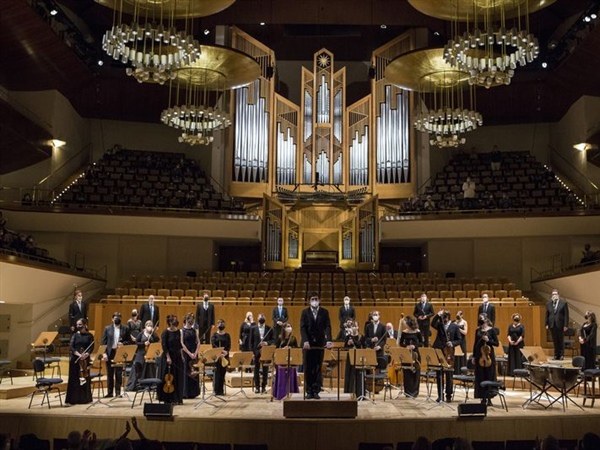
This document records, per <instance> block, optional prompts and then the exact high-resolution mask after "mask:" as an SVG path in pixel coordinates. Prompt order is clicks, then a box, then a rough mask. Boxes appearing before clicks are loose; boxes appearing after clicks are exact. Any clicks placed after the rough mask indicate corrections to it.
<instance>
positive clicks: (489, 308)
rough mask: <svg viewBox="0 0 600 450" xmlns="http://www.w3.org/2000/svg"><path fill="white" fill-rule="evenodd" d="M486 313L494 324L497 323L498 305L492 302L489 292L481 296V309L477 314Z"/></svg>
mask: <svg viewBox="0 0 600 450" xmlns="http://www.w3.org/2000/svg"><path fill="white" fill-rule="evenodd" d="M480 314H485V315H486V316H487V318H488V319H490V322H492V326H494V324H495V323H496V307H495V306H494V304H493V303H490V297H489V296H488V295H487V294H483V295H482V296H481V305H479V309H478V310H477V315H480Z"/></svg>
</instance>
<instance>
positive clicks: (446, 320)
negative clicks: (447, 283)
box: [431, 310, 462, 403]
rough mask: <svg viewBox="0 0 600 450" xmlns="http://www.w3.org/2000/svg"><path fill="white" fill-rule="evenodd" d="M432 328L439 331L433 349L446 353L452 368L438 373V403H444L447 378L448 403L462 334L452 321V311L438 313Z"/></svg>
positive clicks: (450, 397) (450, 399) (447, 360)
mask: <svg viewBox="0 0 600 450" xmlns="http://www.w3.org/2000/svg"><path fill="white" fill-rule="evenodd" d="M431 328H433V329H435V330H436V331H437V336H436V337H435V341H434V342H433V348H439V349H441V350H442V351H443V352H444V356H445V358H446V362H447V363H448V364H450V365H451V366H452V367H451V368H450V370H438V371H437V374H436V375H437V390H438V398H437V400H436V401H437V402H438V403H439V402H441V401H443V394H444V393H443V392H442V384H443V383H442V381H443V378H444V376H445V377H446V383H445V386H446V389H445V390H446V402H447V403H449V402H451V401H452V390H453V387H454V386H453V379H452V372H453V371H454V348H455V347H457V346H459V345H460V341H461V339H462V338H461V334H460V331H459V329H458V325H456V323H454V322H452V321H451V320H450V311H446V310H442V311H440V312H438V313H437V314H436V315H435V316H434V317H433V320H432V321H431Z"/></svg>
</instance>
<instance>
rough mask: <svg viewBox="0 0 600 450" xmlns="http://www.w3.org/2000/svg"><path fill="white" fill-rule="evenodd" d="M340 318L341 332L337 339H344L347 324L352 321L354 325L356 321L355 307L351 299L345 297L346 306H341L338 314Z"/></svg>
mask: <svg viewBox="0 0 600 450" xmlns="http://www.w3.org/2000/svg"><path fill="white" fill-rule="evenodd" d="M338 317H339V319H340V332H339V333H338V335H337V337H336V339H337V340H340V339H344V337H345V335H346V322H348V320H351V321H352V323H354V321H355V320H356V311H355V310H354V306H352V305H351V304H350V297H348V296H345V297H344V304H343V305H342V306H340V311H339V313H338Z"/></svg>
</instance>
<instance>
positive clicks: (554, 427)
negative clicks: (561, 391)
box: [0, 377, 600, 450]
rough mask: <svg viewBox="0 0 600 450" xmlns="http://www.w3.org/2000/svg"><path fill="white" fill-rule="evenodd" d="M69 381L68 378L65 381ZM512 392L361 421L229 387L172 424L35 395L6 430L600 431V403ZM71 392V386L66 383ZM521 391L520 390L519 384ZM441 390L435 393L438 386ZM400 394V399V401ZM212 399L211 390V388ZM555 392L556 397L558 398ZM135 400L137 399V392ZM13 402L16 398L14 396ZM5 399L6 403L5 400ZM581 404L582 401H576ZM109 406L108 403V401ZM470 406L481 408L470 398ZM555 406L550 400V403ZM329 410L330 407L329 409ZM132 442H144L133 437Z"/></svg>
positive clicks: (167, 435)
mask: <svg viewBox="0 0 600 450" xmlns="http://www.w3.org/2000/svg"><path fill="white" fill-rule="evenodd" d="M65 378H66V377H65ZM14 383H15V384H14V385H13V386H11V385H10V381H9V380H7V379H5V380H3V382H2V384H1V385H0V390H1V391H6V390H11V389H20V390H21V391H22V390H23V389H24V386H23V385H25V384H28V385H31V378H30V377H21V378H15V380H14ZM507 383H508V386H509V389H507V390H506V392H505V396H506V400H507V403H508V412H506V411H505V410H503V409H500V407H499V406H500V402H499V401H498V400H497V399H495V400H494V404H495V406H496V407H495V408H489V409H488V412H487V416H486V417H485V418H479V419H469V418H459V417H458V413H457V410H456V407H457V406H458V404H460V403H462V402H463V400H464V395H465V394H464V391H463V390H462V389H457V392H456V394H455V399H454V401H453V402H452V403H450V404H449V406H450V407H451V408H448V407H447V406H440V405H437V404H435V403H434V402H431V401H426V395H425V394H426V392H425V386H424V384H423V383H422V384H421V395H420V396H419V397H418V398H417V399H410V398H406V397H404V396H402V395H401V396H399V397H398V399H393V400H390V399H389V396H388V399H387V400H386V401H384V400H383V392H381V393H379V394H377V395H376V396H375V403H372V402H371V401H361V402H359V403H358V415H357V417H356V418H354V419H326V418H319V419H314V418H305V419H303V418H293V419H291V418H284V416H283V409H284V405H283V402H281V401H277V400H274V401H270V396H269V395H268V394H266V395H265V394H254V393H253V391H252V389H250V388H245V389H244V392H245V393H246V394H247V396H248V398H245V397H244V396H243V395H235V396H233V394H235V393H236V392H239V388H231V387H229V388H227V395H226V396H225V397H224V399H225V400H226V401H225V402H221V401H218V400H217V401H215V402H213V404H215V405H217V406H211V405H209V404H206V403H204V404H201V405H199V406H198V407H197V408H194V406H195V405H196V404H197V403H198V401H199V400H200V398H198V399H194V400H185V401H184V404H183V405H177V406H175V407H174V411H173V418H172V420H170V421H169V420H160V421H159V420H149V419H146V418H145V417H144V414H143V406H135V407H134V408H133V409H132V408H131V401H130V400H128V399H127V397H124V398H115V399H113V400H112V401H111V402H108V403H109V404H110V407H108V406H106V405H104V404H96V405H94V406H93V407H91V408H89V409H88V406H89V405H75V406H68V407H67V406H64V407H62V408H61V407H60V406H59V403H58V399H57V398H55V397H52V409H48V407H47V406H45V405H44V406H41V405H40V403H41V398H42V396H41V395H38V396H36V398H34V403H33V405H32V407H31V409H27V407H28V404H29V397H17V398H10V399H3V400H1V401H0V432H3V433H11V434H12V435H20V434H24V433H35V434H37V435H38V436H39V437H41V438H44V439H52V438H54V437H66V436H67V434H68V433H69V431H71V430H74V429H79V430H84V429H86V428H89V429H91V430H93V431H95V432H96V433H97V435H98V437H99V438H109V437H116V436H119V435H121V434H122V433H123V431H124V429H125V420H127V419H129V418H131V417H132V416H136V417H137V418H138V421H139V425H140V428H141V429H142V431H143V432H144V433H145V434H146V436H147V437H148V438H152V439H160V440H164V441H179V442H181V441H193V442H207V443H218V442H227V443H232V444H233V443H239V444H268V446H269V449H270V450H278V449H285V450H306V449H315V450H326V449H330V450H352V449H356V448H357V447H358V443H359V442H390V443H394V445H395V444H396V443H397V442H409V441H414V440H415V438H417V437H418V436H421V435H425V436H427V437H429V438H430V439H437V438H443V437H452V436H465V437H467V438H469V439H471V440H484V441H506V440H510V439H535V438H536V437H544V436H546V435H548V434H553V435H554V436H556V437H558V438H561V439H577V438H580V437H581V436H582V435H583V434H584V433H585V432H587V431H594V432H598V430H600V400H599V401H597V402H596V404H595V407H594V408H591V407H589V405H590V402H589V401H588V403H587V405H588V406H586V407H585V408H584V409H583V410H581V409H579V408H578V407H577V406H575V405H573V404H569V405H568V407H567V410H566V412H563V407H562V405H561V404H560V403H555V404H554V405H553V406H552V407H550V408H548V409H544V408H543V407H541V406H539V405H536V404H532V405H531V406H530V407H528V408H527V409H523V408H522V404H523V402H525V401H526V400H527V399H528V398H529V389H516V390H514V391H513V390H512V389H511V387H512V379H510V380H507ZM65 386H66V383H65ZM519 387H520V385H519ZM434 391H435V388H434ZM397 393H398V391H397V390H394V391H393V392H392V396H393V397H396V395H397ZM209 394H210V384H209ZM551 394H555V393H553V392H551ZM129 395H130V396H131V398H133V393H130V394H129ZM336 396H337V390H336V389H333V390H331V391H329V392H327V391H325V392H323V393H322V399H321V400H302V401H305V402H311V403H314V404H316V405H315V407H316V408H320V407H319V406H317V405H318V404H319V402H324V401H328V400H332V399H334V398H336ZM8 397H9V396H8ZM3 398H5V397H3ZM573 399H574V401H575V402H576V403H577V404H579V405H581V404H582V398H581V397H575V396H573ZM103 401H107V400H103ZM469 403H476V401H475V400H469ZM544 403H547V401H546V400H544V401H543V402H542V404H544ZM322 406H324V404H322ZM131 437H132V438H137V436H136V435H135V432H132V435H131Z"/></svg>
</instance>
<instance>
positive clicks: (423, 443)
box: [412, 436, 431, 450]
mask: <svg viewBox="0 0 600 450" xmlns="http://www.w3.org/2000/svg"><path fill="white" fill-rule="evenodd" d="M412 450H431V442H429V439H427V438H426V437H425V436H419V437H418V438H417V439H416V440H415V443H414V444H413V446H412Z"/></svg>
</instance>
